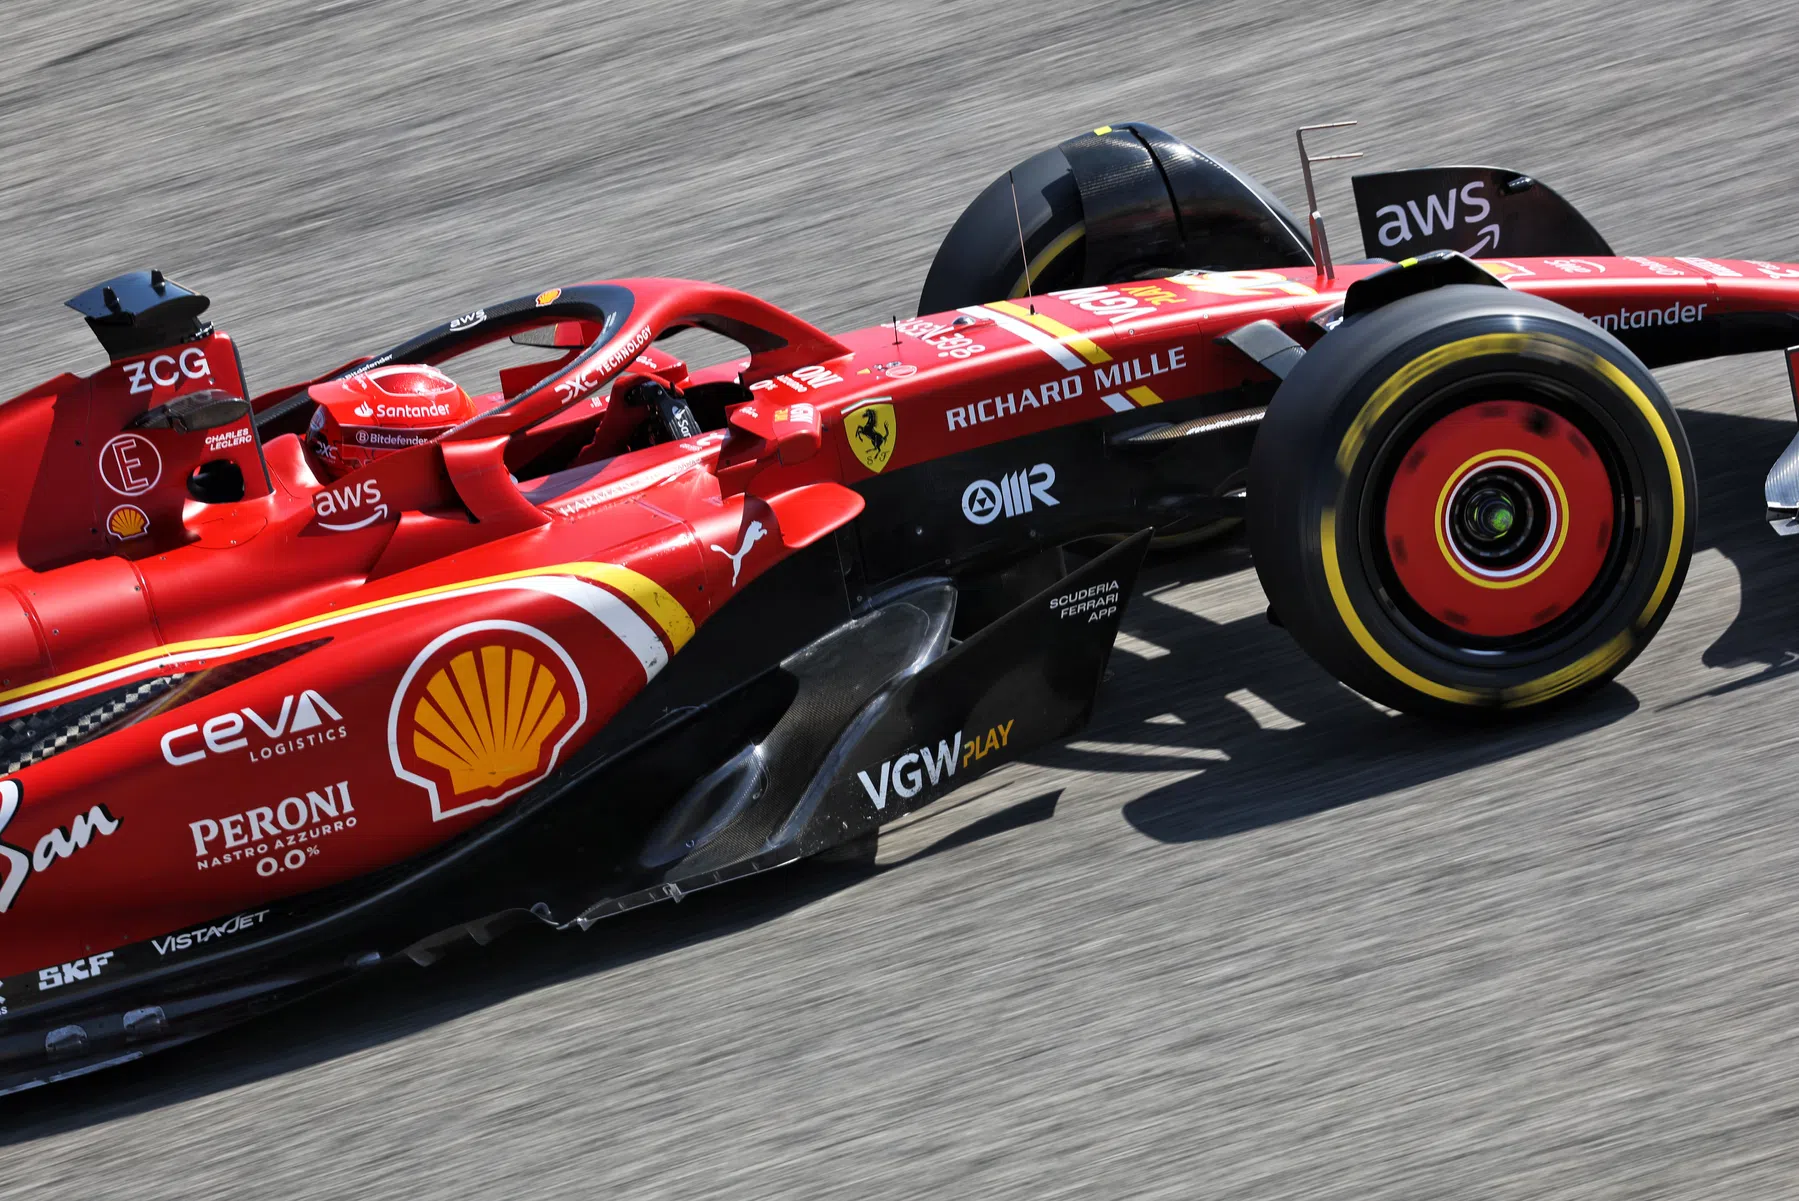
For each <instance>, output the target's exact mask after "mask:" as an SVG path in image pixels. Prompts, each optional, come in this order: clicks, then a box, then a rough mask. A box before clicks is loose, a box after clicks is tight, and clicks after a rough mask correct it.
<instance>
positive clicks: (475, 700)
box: [388, 621, 587, 821]
mask: <svg viewBox="0 0 1799 1201" xmlns="http://www.w3.org/2000/svg"><path fill="white" fill-rule="evenodd" d="M586 720H587V689H586V686H585V684H584V683H583V681H582V679H581V673H580V671H579V670H578V669H577V668H576V666H575V662H574V660H573V659H572V658H571V657H570V656H569V654H568V652H567V651H565V650H564V649H563V648H562V646H561V645H560V644H559V643H558V642H556V640H555V639H553V638H551V637H550V636H549V635H548V634H546V633H544V632H543V631H542V630H539V629H536V628H535V627H533V626H528V625H524V624H522V623H519V622H512V621H478V622H472V623H470V624H468V625H463V626H458V627H456V628H455V629H453V630H451V631H449V632H448V633H446V634H443V635H441V636H439V637H437V638H435V639H433V640H432V641H431V642H430V643H429V644H427V645H426V647H425V649H424V650H422V651H420V652H419V653H418V655H417V656H416V657H414V659H413V661H412V665H411V666H410V667H409V668H408V669H407V671H406V674H405V675H404V676H403V677H401V680H400V686H399V688H398V689H396V690H395V692H394V699H393V706H392V708H391V709H390V711H389V714H388V750H389V753H390V755H391V757H392V759H393V767H394V774H396V775H397V776H399V777H400V778H401V779H403V780H408V781H410V782H412V783H414V784H417V785H418V786H419V787H421V788H423V789H424V790H425V791H426V793H427V794H429V796H430V798H431V812H432V817H433V819H434V820H437V821H442V820H443V819H445V818H449V817H454V816H456V815H457V814H459V813H466V812H468V811H469V810H471V809H481V808H486V807H489V806H492V805H497V804H500V803H501V802H502V801H505V800H507V799H509V798H511V797H514V796H517V795H518V794H520V793H522V792H524V791H525V790H526V789H528V788H530V787H531V786H532V785H534V784H536V783H537V782H538V781H540V780H542V779H543V778H544V777H545V776H547V775H549V774H550V773H551V772H552V771H554V770H555V768H556V764H557V762H558V760H559V759H560V758H561V753H562V750H563V748H564V746H566V745H567V743H568V740H569V739H570V738H571V737H572V736H573V735H574V733H575V731H576V730H578V729H580V728H581V725H582V724H583V723H584V722H585V721H586Z"/></svg>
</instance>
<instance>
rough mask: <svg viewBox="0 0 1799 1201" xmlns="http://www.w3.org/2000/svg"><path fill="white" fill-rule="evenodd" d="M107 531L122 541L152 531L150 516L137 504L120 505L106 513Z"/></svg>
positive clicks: (127, 540)
mask: <svg viewBox="0 0 1799 1201" xmlns="http://www.w3.org/2000/svg"><path fill="white" fill-rule="evenodd" d="M106 532H107V533H108V534H111V535H112V536H113V537H114V538H117V539H118V540H119V541H121V542H129V541H130V540H131V539H133V538H141V537H143V536H144V535H145V534H147V533H149V532H150V518H149V516H148V514H146V513H145V512H144V511H143V510H142V509H140V508H138V507H137V506H136V505H120V506H118V507H117V508H116V509H114V510H113V511H112V512H111V513H108V514H107V515H106Z"/></svg>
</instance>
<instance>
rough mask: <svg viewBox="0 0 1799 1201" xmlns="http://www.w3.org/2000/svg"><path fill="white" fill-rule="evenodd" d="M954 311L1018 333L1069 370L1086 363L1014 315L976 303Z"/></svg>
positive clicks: (1008, 331) (1077, 368)
mask: <svg viewBox="0 0 1799 1201" xmlns="http://www.w3.org/2000/svg"><path fill="white" fill-rule="evenodd" d="M956 311H957V312H959V313H967V314H968V315H969V316H970V317H978V318H980V319H981V320H983V321H991V322H993V323H994V324H995V325H997V326H999V327H1000V328H1001V329H1003V330H1005V331H1006V332H1007V333H1009V334H1016V335H1018V336H1019V337H1020V338H1023V339H1024V340H1025V341H1026V342H1029V343H1030V344H1031V345H1032V346H1035V347H1036V348H1037V349H1038V350H1041V351H1042V352H1043V353H1044V354H1046V355H1048V356H1049V357H1050V358H1052V359H1054V360H1055V361H1056V362H1058V363H1060V364H1062V366H1063V367H1065V368H1067V369H1068V370H1069V371H1079V370H1081V368H1083V367H1085V366H1086V365H1087V364H1086V363H1085V362H1083V361H1082V360H1081V359H1080V358H1078V357H1076V355H1075V353H1074V352H1073V351H1072V350H1070V349H1068V347H1066V346H1064V345H1062V344H1061V343H1060V342H1058V341H1056V340H1055V339H1054V338H1052V337H1050V336H1049V335H1048V334H1046V333H1044V332H1043V331H1042V330H1040V329H1038V328H1037V327H1036V326H1034V325H1026V324H1025V323H1024V322H1022V321H1020V320H1019V319H1018V318H1016V317H1012V316H1008V315H1007V314H1005V313H1000V312H996V311H994V310H993V309H989V308H983V307H981V306H980V305H978V304H976V305H970V306H969V307H967V308H965V309H957V310H956Z"/></svg>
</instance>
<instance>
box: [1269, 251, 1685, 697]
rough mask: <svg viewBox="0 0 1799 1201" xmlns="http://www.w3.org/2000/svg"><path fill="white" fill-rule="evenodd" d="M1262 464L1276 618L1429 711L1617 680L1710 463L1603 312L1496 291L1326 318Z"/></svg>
mask: <svg viewBox="0 0 1799 1201" xmlns="http://www.w3.org/2000/svg"><path fill="white" fill-rule="evenodd" d="M1249 480H1250V482H1249V537H1250V548H1251V551H1252V553H1253V554H1254V556H1255V564H1256V571H1257V574H1258V575H1259V576H1260V577H1261V580H1262V587H1263V589H1264V590H1265V591H1266V592H1267V594H1268V598H1269V601H1270V602H1271V604H1272V605H1273V609H1274V612H1275V613H1276V614H1277V615H1278V617H1279V619H1280V622H1281V624H1283V625H1285V626H1286V628H1287V629H1288V630H1289V631H1291V632H1292V634H1293V636H1294V637H1295V638H1296V639H1297V640H1298V641H1299V643H1300V645H1301V646H1303V647H1304V648H1305V649H1306V650H1307V651H1308V652H1309V653H1310V654H1311V655H1312V656H1313V657H1314V658H1315V659H1317V660H1318V661H1319V662H1320V663H1321V664H1323V665H1324V666H1325V667H1326V668H1327V669H1328V670H1330V671H1331V672H1332V673H1333V674H1335V675H1336V676H1337V678H1338V679H1340V680H1342V681H1343V682H1344V683H1345V684H1348V685H1349V686H1350V687H1351V688H1354V689H1355V690H1356V691H1358V692H1361V693H1363V694H1364V695H1366V696H1369V697H1372V698H1373V699H1375V700H1377V701H1381V702H1383V703H1385V704H1387V705H1391V706H1393V707H1394V708H1398V709H1404V710H1407V711H1409V712H1414V713H1423V714H1431V715H1438V716H1450V717H1471V716H1472V717H1478V716H1489V717H1490V716H1501V715H1507V714H1514V713H1518V712H1520V711H1524V710H1529V709H1532V708H1534V707H1537V706H1541V705H1544V704H1547V703H1550V702H1553V701H1561V700H1567V699H1570V698H1573V697H1575V696H1579V695H1581V694H1583V693H1586V692H1590V691H1592V690H1593V689H1595V688H1598V687H1599V686H1601V685H1602V684H1604V683H1605V682H1606V681H1608V680H1610V679H1612V678H1613V677H1614V676H1616V675H1617V674H1618V673H1619V672H1620V671H1622V670H1623V669H1624V668H1625V666H1626V665H1627V664H1629V663H1630V661H1631V660H1632V659H1633V658H1635V657H1636V655H1637V654H1638V652H1640V651H1641V650H1642V649H1643V647H1644V646H1645V645H1647V644H1648V642H1649V639H1650V638H1651V637H1653V636H1654V634H1655V631H1656V630H1657V629H1659V628H1660V626H1661V623H1662V621H1663V619H1664V618H1665V617H1666V616H1667V614H1668V611H1669V609H1670V608H1671V607H1672V606H1673V604H1674V599H1675V597H1676V596H1677V595H1678V593H1679V591H1680V585H1681V582H1682V581H1683V580H1684V579H1685V577H1686V570H1687V562H1688V559H1689V558H1690V557H1691V554H1692V538H1693V533H1692V520H1693V511H1694V475H1693V465H1692V456H1691V452H1690V451H1689V449H1688V447H1687V443H1686V438H1685V435H1684V434H1683V432H1682V431H1681V428H1680V422H1679V419H1678V418H1677V417H1676V416H1675V413H1674V410H1673V408H1672V406H1671V405H1670V404H1669V403H1668V400H1667V397H1666V396H1665V395H1663V393H1662V391H1661V389H1660V388H1659V387H1658V386H1657V384H1656V382H1655V378H1654V377H1653V376H1652V375H1651V374H1650V373H1649V371H1648V369H1647V368H1646V367H1644V366H1643V364H1642V362H1641V361H1640V360H1638V359H1637V358H1636V356H1634V355H1632V354H1631V353H1630V352H1629V351H1628V350H1626V349H1625V348H1624V347H1623V346H1622V345H1621V344H1619V343H1618V341H1617V340H1616V339H1614V338H1612V337H1610V336H1609V335H1607V334H1605V333H1604V332H1603V331H1601V330H1599V329H1598V328H1597V327H1595V326H1594V325H1593V324H1592V323H1591V322H1588V321H1586V320H1584V319H1583V318H1581V317H1579V316H1577V315H1576V314H1574V313H1571V312H1569V311H1568V310H1566V309H1564V308H1562V307H1561V306H1559V305H1555V304H1552V303H1550V302H1548V301H1545V300H1541V299H1539V298H1536V297H1531V296H1526V295H1521V294H1518V293H1513V292H1508V291H1502V290H1500V289H1497V288H1488V287H1476V286H1470V285H1458V286H1451V287H1444V288H1439V289H1436V290H1434V291H1430V292H1425V293H1422V294H1419V295H1416V296H1411V297H1407V298H1405V299H1402V300H1398V301H1395V302H1394V303H1392V304H1390V305H1388V306H1386V307H1384V308H1381V309H1377V310H1375V311H1374V312H1372V313H1368V314H1366V315H1364V316H1360V317H1357V318H1353V319H1351V320H1350V321H1348V322H1346V323H1345V324H1343V325H1342V326H1339V327H1338V328H1337V329H1335V330H1333V331H1332V332H1331V333H1329V334H1327V335H1326V336H1325V337H1324V339H1323V340H1321V341H1320V342H1319V343H1318V345H1317V346H1316V347H1314V348H1313V349H1312V350H1311V351H1310V352H1309V353H1308V354H1307V355H1306V356H1305V358H1304V359H1303V360H1301V362H1300V363H1299V365H1298V366H1297V367H1296V368H1295V369H1294V371H1293V372H1292V374H1290V375H1289V376H1288V377H1287V379H1286V380H1285V382H1284V383H1283V384H1282V385H1281V388H1280V391H1279V392H1278V393H1276V395H1275V398H1274V401H1273V403H1272V404H1271V405H1270V406H1269V410H1268V416H1267V418H1266V419H1265V420H1264V421H1263V423H1262V427H1261V430H1260V431H1259V432H1258V433H1257V435H1256V444H1255V449H1254V452H1253V453H1252V455H1251V457H1250V468H1249Z"/></svg>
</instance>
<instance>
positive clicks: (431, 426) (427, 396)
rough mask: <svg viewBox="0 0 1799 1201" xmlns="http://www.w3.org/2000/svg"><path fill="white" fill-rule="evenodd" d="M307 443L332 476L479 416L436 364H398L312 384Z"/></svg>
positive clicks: (354, 468)
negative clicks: (310, 419)
mask: <svg viewBox="0 0 1799 1201" xmlns="http://www.w3.org/2000/svg"><path fill="white" fill-rule="evenodd" d="M307 395H309V396H311V397H312V399H313V401H314V402H315V403H317V405H318V409H317V411H316V412H314V413H313V415H312V426H311V428H310V429H309V430H308V431H307V444H308V446H309V448H310V449H311V451H312V454H313V458H314V460H315V466H316V467H318V468H321V469H322V470H323V471H324V473H325V474H326V475H327V476H329V477H330V478H332V479H336V478H337V477H338V476H340V475H344V474H347V473H348V472H351V471H355V470H356V469H357V468H359V467H363V466H366V465H367V464H369V463H372V462H374V461H375V460H376V459H379V458H380V457H381V456H382V455H386V454H391V453H393V452H394V451H396V450H405V449H406V448H407V447H408V446H417V445H419V444H420V443H422V442H429V441H431V439H433V438H435V437H437V436H438V435H439V434H441V433H443V432H444V431H445V430H447V429H450V428H451V427H452V426H457V425H461V424H462V423H463V422H464V421H467V420H468V419H469V418H471V417H473V416H474V415H475V402H474V401H473V400H471V399H469V394H468V393H467V392H464V391H463V390H462V388H461V386H460V385H458V384H457V383H456V381H455V380H453V379H451V378H450V377H449V376H447V375H445V374H444V373H443V372H441V371H439V370H438V369H437V368H435V367H426V366H421V365H418V364H413V363H394V364H391V365H389V366H386V367H377V368H375V369H374V370H372V371H362V372H358V373H357V374H355V375H348V376H345V377H344V378H342V379H334V380H331V381H329V382H327V383H323V384H314V385H312V387H311V388H309V389H307Z"/></svg>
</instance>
